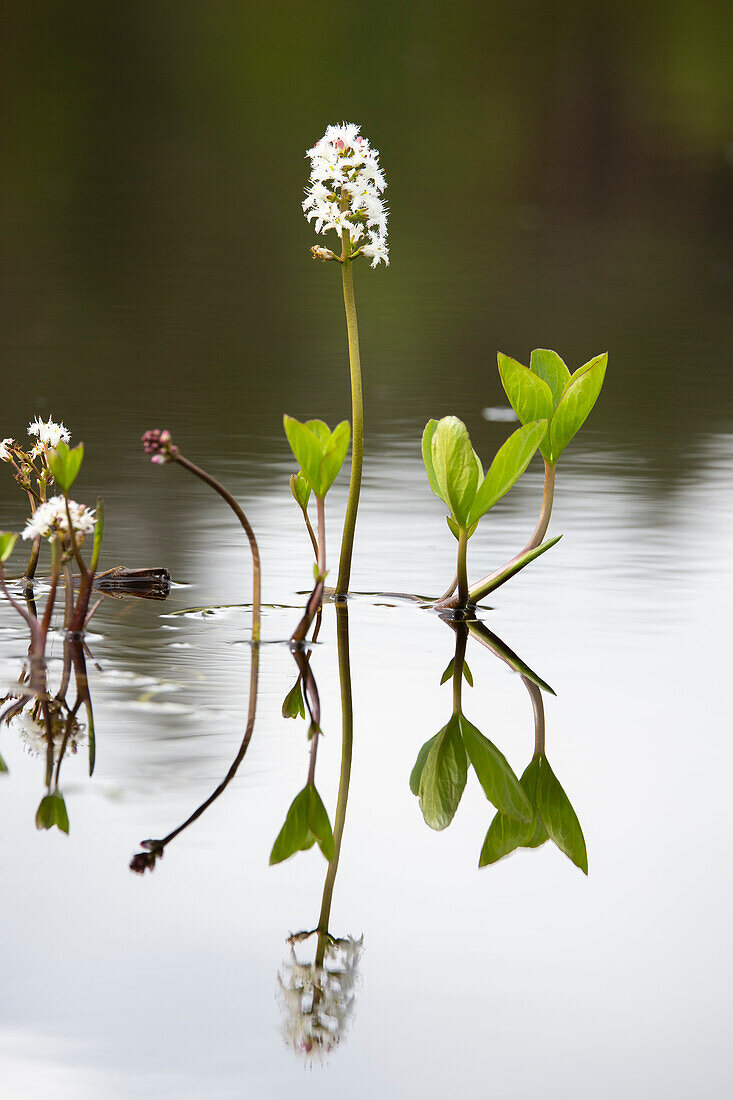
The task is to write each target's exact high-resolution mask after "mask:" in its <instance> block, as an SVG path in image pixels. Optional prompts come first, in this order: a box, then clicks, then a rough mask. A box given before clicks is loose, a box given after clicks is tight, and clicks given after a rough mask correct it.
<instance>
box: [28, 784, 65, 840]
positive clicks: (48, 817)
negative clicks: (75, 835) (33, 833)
mask: <svg viewBox="0 0 733 1100" xmlns="http://www.w3.org/2000/svg"><path fill="white" fill-rule="evenodd" d="M54 825H57V826H58V828H59V829H60V830H61V832H62V833H67V834H68V832H69V815H68V813H67V812H66V803H65V802H64V796H63V795H62V794H61V791H52V793H51V794H47V795H45V796H44V797H43V798H42V799H41V802H40V805H39V807H38V810H37V811H36V828H37V829H52V828H53V827H54Z"/></svg>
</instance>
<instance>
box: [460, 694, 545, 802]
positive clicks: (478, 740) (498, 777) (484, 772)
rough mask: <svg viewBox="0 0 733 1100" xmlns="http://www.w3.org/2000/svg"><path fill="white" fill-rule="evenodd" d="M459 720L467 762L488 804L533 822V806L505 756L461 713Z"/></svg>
mask: <svg viewBox="0 0 733 1100" xmlns="http://www.w3.org/2000/svg"><path fill="white" fill-rule="evenodd" d="M458 721H459V724H460V730H461V734H462V736H463V744H464V745H465V747H466V752H467V753H468V759H469V760H470V761H471V763H472V764H473V767H474V770H475V772H476V775H477V776H478V780H479V783H480V784H481V786H482V787H483V789H484V794H485V795H486V797H487V798H488V800H489V802H492V803H493V804H494V806H496V808H497V810H500V811H501V812H502V813H504V814H507V815H508V816H509V817H512V818H515V819H516V820H517V821H531V820H532V817H533V814H532V807H531V805H530V803H529V801H528V799H527V796H526V794H525V793H524V791H523V790H522V787H521V786H520V783H519V780H518V779H517V777H516V775H515V774H514V772H513V771H512V769H511V767H510V765H509V763H508V761H507V759H506V757H505V756H504V754H503V753H502V752H501V751H500V750H499V749H497V747H496V745H493V744H492V743H491V741H489V740H488V738H486V737H484V735H483V734H482V733H481V731H480V730H478V729H476V727H475V726H474V725H472V724H471V722H469V721H468V719H467V718H465V717H464V716H463V715H462V714H461V715H459V717H458Z"/></svg>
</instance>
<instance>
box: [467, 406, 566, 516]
mask: <svg viewBox="0 0 733 1100" xmlns="http://www.w3.org/2000/svg"><path fill="white" fill-rule="evenodd" d="M546 432H547V421H546V420H535V421H532V422H530V423H529V424H525V425H524V426H523V427H521V428H517V430H516V431H515V432H513V433H512V434H511V435H510V436H509V438H508V439H507V441H506V442H505V443H503V444H502V445H501V447H500V448H499V450H498V451H497V453H496V457H495V459H494V461H493V462H492V463H491V466H490V467H489V472H488V473H487V475H486V477H485V478H484V480H483V483H482V485H481V486H480V487H479V489H478V492H477V493H476V496H475V498H474V502H473V505H472V506H471V511H470V513H469V516H468V522H469V523H478V521H479V520H480V519H481V517H482V516H483V515H485V514H486V513H487V512H488V511H489V509H490V508H493V507H494V505H495V504H496V503H497V501H499V500H501V498H502V497H503V496H505V495H506V494H507V493H508V492H509V490H510V489H511V488H512V486H513V485H514V484H516V482H517V481H518V480H519V478H520V477H521V476H522V474H523V473H524V471H525V470H526V469H527V467H528V466H529V464H530V462H531V460H532V457H533V455H534V453H535V451H536V450H537V448H538V447H539V445H540V443H541V442H542V440H543V439H544V437H545V434H546Z"/></svg>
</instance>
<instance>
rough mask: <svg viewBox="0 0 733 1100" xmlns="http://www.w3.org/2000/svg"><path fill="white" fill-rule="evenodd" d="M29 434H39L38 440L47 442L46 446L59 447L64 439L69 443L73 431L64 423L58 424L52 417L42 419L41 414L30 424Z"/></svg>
mask: <svg viewBox="0 0 733 1100" xmlns="http://www.w3.org/2000/svg"><path fill="white" fill-rule="evenodd" d="M28 435H37V436H38V442H39V443H43V444H45V446H46V447H58V445H59V443H61V442H62V440H63V442H64V443H68V442H69V440H70V439H71V433H70V432H69V430H68V428H65V427H64V426H63V424H56V423H55V422H54V421H53V420H51V419H50V418H49V419H48V420H41V418H40V416H37V417H36V419H35V420H33V421H32V422H31V423H30V424H29V425H28Z"/></svg>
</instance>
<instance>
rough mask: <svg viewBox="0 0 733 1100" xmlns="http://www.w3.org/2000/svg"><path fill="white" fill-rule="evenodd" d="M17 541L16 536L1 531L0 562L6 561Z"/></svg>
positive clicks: (9, 532)
mask: <svg viewBox="0 0 733 1100" xmlns="http://www.w3.org/2000/svg"><path fill="white" fill-rule="evenodd" d="M17 540H18V536H17V534H15V533H14V532H12V531H3V532H1V533H0V562H2V561H7V560H8V558H9V557H10V555H11V554H12V552H13V547H14V546H15V544H16V542H17Z"/></svg>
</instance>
